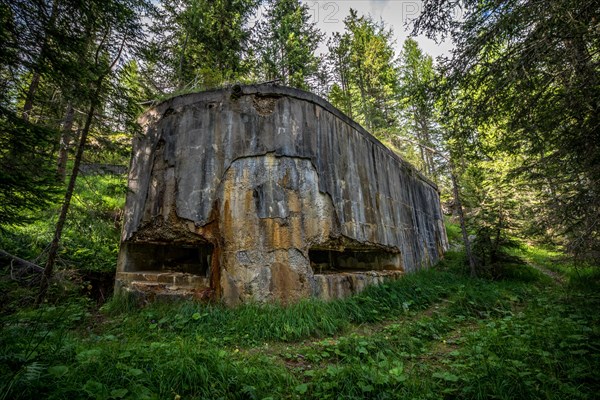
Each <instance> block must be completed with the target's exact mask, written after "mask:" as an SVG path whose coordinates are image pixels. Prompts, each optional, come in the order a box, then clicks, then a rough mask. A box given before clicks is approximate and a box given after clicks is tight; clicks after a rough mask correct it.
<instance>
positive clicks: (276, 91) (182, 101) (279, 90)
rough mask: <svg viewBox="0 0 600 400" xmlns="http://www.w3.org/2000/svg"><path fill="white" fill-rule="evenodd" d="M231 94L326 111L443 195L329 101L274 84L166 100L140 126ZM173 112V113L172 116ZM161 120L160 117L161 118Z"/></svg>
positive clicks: (235, 87)
mask: <svg viewBox="0 0 600 400" xmlns="http://www.w3.org/2000/svg"><path fill="white" fill-rule="evenodd" d="M227 91H229V92H231V93H232V97H233V98H234V99H239V98H241V97H243V96H249V95H259V96H280V97H290V98H294V99H299V100H303V101H307V102H309V103H312V104H315V105H317V106H319V107H321V108H323V109H324V110H325V111H328V112H329V113H331V114H333V115H334V116H336V117H337V118H339V119H340V120H341V121H342V122H344V123H346V124H347V125H349V126H351V127H352V128H354V129H355V130H356V131H357V132H358V133H360V134H361V135H362V136H363V137H364V138H366V139H367V140H369V141H370V142H371V143H373V144H375V145H376V146H378V147H380V148H381V149H383V150H385V151H386V152H387V153H388V155H390V156H391V157H392V158H393V159H395V160H396V161H398V162H399V163H401V164H402V165H403V166H405V167H406V168H408V169H409V170H410V171H411V172H412V173H414V174H415V175H416V176H417V177H418V178H419V179H420V180H422V181H423V182H425V183H427V184H428V185H429V186H431V187H432V188H434V189H435V190H436V191H437V192H438V193H439V188H438V186H437V185H436V184H435V183H434V182H433V181H431V180H430V179H429V178H427V177H426V176H425V175H424V174H423V173H422V172H421V171H419V170H418V169H416V168H415V167H414V166H413V165H412V164H410V163H409V162H408V161H406V160H404V159H403V158H402V157H401V156H399V155H398V154H397V153H395V152H394V151H392V150H391V149H390V148H388V147H387V146H386V145H384V144H383V143H381V141H380V140H379V139H377V138H376V137H375V136H373V135H372V134H371V133H370V132H369V131H367V130H366V129H365V128H363V127H362V126H361V125H360V124H359V123H358V122H356V121H354V120H353V119H351V118H350V117H348V116H347V115H346V114H344V113H343V112H342V111H340V110H339V109H337V108H336V107H334V106H333V105H332V104H331V103H330V102H328V101H327V100H325V99H323V98H321V97H319V96H317V95H316V94H314V93H310V92H306V91H304V90H301V89H297V88H292V87H287V86H278V85H272V84H258V85H237V84H236V85H232V86H225V87H222V88H217V89H211V90H207V91H202V92H197V93H187V94H182V95H179V96H175V97H172V98H170V99H167V100H164V101H163V102H160V103H157V104H155V105H154V106H152V107H151V108H150V109H148V110H146V111H145V112H144V114H142V116H140V118H139V120H138V121H139V123H140V125H146V124H147V122H146V121H147V120H148V118H150V117H152V118H154V120H155V121H156V118H157V117H158V119H160V118H163V117H164V116H166V115H165V114H167V115H168V114H170V113H172V112H176V111H177V109H178V108H183V107H185V106H187V105H190V104H193V103H196V102H199V101H211V100H212V101H218V100H220V98H221V95H222V94H223V93H224V92H227ZM169 110H171V111H170V112H169ZM159 116H160V117H159Z"/></svg>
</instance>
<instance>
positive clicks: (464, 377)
mask: <svg viewBox="0 0 600 400" xmlns="http://www.w3.org/2000/svg"><path fill="white" fill-rule="evenodd" d="M512 252H513V255H514V256H518V257H519V258H520V260H522V261H517V258H514V259H513V260H512V261H511V262H510V263H505V264H504V265H501V266H500V267H499V268H496V271H501V273H500V274H499V275H498V276H496V277H495V279H484V278H478V279H474V278H471V277H469V276H468V274H467V272H466V270H465V268H464V256H463V255H462V254H460V253H449V254H447V257H446V259H445V260H444V261H443V262H441V263H440V264H439V265H438V266H436V267H435V268H432V269H429V270H423V271H419V272H416V273H413V274H409V275H407V276H406V277H404V278H403V279H400V280H398V281H395V282H391V283H388V284H385V285H382V286H378V287H372V288H369V289H367V290H366V291H365V292H363V293H361V294H360V295H357V296H354V297H351V298H349V299H344V300H340V301H334V302H329V303H325V302H320V301H316V300H307V301H303V302H301V303H299V304H296V305H292V306H288V307H280V306H276V305H268V306H260V305H246V306H242V307H239V308H236V309H226V308H223V307H221V306H219V305H210V304H198V303H191V302H182V303H170V304H151V305H146V306H143V307H139V306H137V305H134V304H132V303H131V302H130V299H128V298H113V299H111V300H109V301H108V302H107V303H106V304H104V305H103V306H102V307H98V306H97V305H96V303H94V302H92V301H90V300H85V299H84V298H83V297H81V296H79V295H77V296H75V295H74V296H72V297H67V298H64V297H63V298H61V299H60V300H57V301H56V302H55V303H54V304H46V305H44V306H43V307H41V308H39V309H20V310H19V311H16V312H10V313H5V315H2V317H1V319H0V328H1V331H0V360H1V361H0V399H9V398H10V399H16V398H23V399H28V398H51V399H52V398H92V399H141V398H147V399H155V398H156V399H198V398H206V399H221V398H222V399H284V398H290V399H293V398H298V399H300V398H302V399H306V398H309V399H310V398H314V399H328V398H329V399H365V398H372V399H388V398H389V399H398V398H407V399H409V398H410V399H413V398H423V399H425V398H431V399H437V398H504V399H515V398H527V399H531V398H534V399H535V398H540V399H541V398H544V399H546V398H555V399H565V398H577V399H593V398H597V394H598V393H600V376H599V372H598V371H600V324H599V322H600V313H599V312H598V311H599V310H600V307H599V306H600V291H599V290H598V289H599V288H600V285H599V284H598V282H599V279H598V273H597V270H598V269H597V268H587V269H586V268H581V267H579V268H575V267H576V266H575V265H573V264H572V263H569V262H567V261H566V260H563V259H561V258H560V257H559V255H558V254H556V253H551V252H547V251H543V250H539V249H535V248H531V247H525V246H523V247H521V248H519V249H513V250H512Z"/></svg>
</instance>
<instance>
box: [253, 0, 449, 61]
mask: <svg viewBox="0 0 600 400" xmlns="http://www.w3.org/2000/svg"><path fill="white" fill-rule="evenodd" d="M301 1H302V3H304V4H306V5H307V6H308V7H309V9H310V12H311V14H312V16H313V18H314V20H315V21H316V22H317V27H318V28H319V29H320V30H321V31H322V32H324V33H325V34H326V37H325V43H324V44H322V45H321V48H320V50H321V52H323V51H325V50H326V41H327V38H329V37H330V36H331V34H332V33H333V32H342V31H343V30H344V18H346V16H348V15H349V13H350V8H353V9H355V10H356V11H358V14H359V15H371V16H372V17H373V18H374V19H375V20H376V21H379V20H380V19H382V20H383V21H384V22H385V23H386V25H387V26H388V27H389V28H392V29H393V31H394V36H395V38H396V56H397V55H398V54H399V53H400V50H401V48H402V43H403V42H404V39H406V37H407V36H408V34H409V33H410V32H409V31H410V27H407V26H406V23H407V22H409V21H410V20H411V19H413V18H415V17H416V16H417V15H419V12H420V11H421V7H422V4H423V2H422V1H420V0H335V1H331V0H301ZM259 15H260V12H259ZM415 39H416V40H417V41H418V42H419V45H420V46H421V48H422V49H423V50H424V51H425V52H426V53H427V54H429V55H431V56H433V58H434V59H435V58H436V57H437V56H439V55H449V52H450V49H451V48H452V45H451V43H450V41H448V42H445V43H441V44H439V45H438V44H436V43H435V42H434V41H432V40H429V39H427V38H426V37H424V36H419V37H416V38H415Z"/></svg>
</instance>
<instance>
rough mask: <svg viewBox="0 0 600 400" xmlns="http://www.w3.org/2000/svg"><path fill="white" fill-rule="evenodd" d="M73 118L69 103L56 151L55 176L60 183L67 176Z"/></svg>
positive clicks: (71, 107) (73, 114)
mask: <svg viewBox="0 0 600 400" xmlns="http://www.w3.org/2000/svg"><path fill="white" fill-rule="evenodd" d="M74 116H75V109H74V108H73V105H72V104H71V102H69V104H68V105H67V113H66V114H65V122H64V124H63V129H62V132H61V135H60V143H59V149H58V160H57V163H56V164H57V165H56V166H57V168H56V175H57V176H58V179H60V181H61V182H64V181H65V178H66V176H67V158H68V155H69V146H70V144H71V137H72V134H73V119H74V118H73V117H74Z"/></svg>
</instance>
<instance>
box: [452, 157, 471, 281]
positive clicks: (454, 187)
mask: <svg viewBox="0 0 600 400" xmlns="http://www.w3.org/2000/svg"><path fill="white" fill-rule="evenodd" d="M450 177H451V179H452V193H453V194H454V204H456V208H457V212H458V220H459V222H460V230H461V232H462V237H463V242H464V243H465V253H467V258H468V260H469V269H470V271H471V276H472V277H476V276H477V266H476V265H475V259H474V258H473V253H472V252H471V243H470V242H469V235H468V234H467V226H466V224H465V215H464V214H463V208H462V202H461V201H460V195H459V192H458V182H457V179H456V175H455V174H454V166H453V165H452V164H450Z"/></svg>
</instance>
